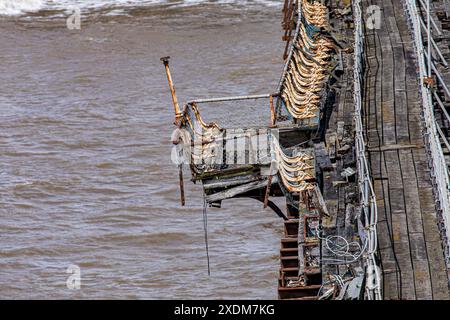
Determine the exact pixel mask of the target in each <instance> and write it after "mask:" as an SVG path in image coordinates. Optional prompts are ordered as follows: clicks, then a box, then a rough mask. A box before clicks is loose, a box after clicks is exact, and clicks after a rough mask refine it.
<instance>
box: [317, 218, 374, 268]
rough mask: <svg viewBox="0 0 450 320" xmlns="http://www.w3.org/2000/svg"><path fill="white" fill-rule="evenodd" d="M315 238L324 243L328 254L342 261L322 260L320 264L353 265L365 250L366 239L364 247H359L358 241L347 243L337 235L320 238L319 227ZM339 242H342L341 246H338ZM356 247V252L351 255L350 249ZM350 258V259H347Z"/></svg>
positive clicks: (320, 231)
mask: <svg viewBox="0 0 450 320" xmlns="http://www.w3.org/2000/svg"><path fill="white" fill-rule="evenodd" d="M316 231H317V237H318V238H319V239H320V240H323V241H324V242H325V246H326V248H327V249H328V251H329V252H331V253H332V254H333V255H335V256H336V257H339V258H344V259H322V263H325V262H326V264H350V263H354V262H356V261H358V260H359V258H361V256H362V255H363V254H364V252H365V251H366V249H367V239H366V240H365V241H364V245H363V246H362V247H361V245H360V244H359V242H358V241H351V242H349V241H348V240H347V239H345V238H344V237H342V236H339V235H330V236H327V237H322V235H321V234H322V230H321V227H320V225H318V226H317V228H316ZM339 241H341V242H343V244H339ZM352 247H353V248H355V247H356V250H353V251H354V252H356V253H352V252H351V251H352V250H351V249H352ZM347 258H350V259H347Z"/></svg>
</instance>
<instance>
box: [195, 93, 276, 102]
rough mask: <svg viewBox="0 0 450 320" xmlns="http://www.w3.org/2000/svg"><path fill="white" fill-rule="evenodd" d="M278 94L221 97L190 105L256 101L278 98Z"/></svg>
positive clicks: (201, 100)
mask: <svg viewBox="0 0 450 320" xmlns="http://www.w3.org/2000/svg"><path fill="white" fill-rule="evenodd" d="M276 96H278V94H261V95H250V96H234V97H233V96H231V97H220V98H211V99H197V100H192V101H189V102H188V104H193V103H197V104H199V103H213V102H225V101H237V100H256V99H269V98H270V97H276Z"/></svg>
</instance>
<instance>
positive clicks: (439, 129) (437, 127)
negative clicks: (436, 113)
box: [436, 124, 450, 151]
mask: <svg viewBox="0 0 450 320" xmlns="http://www.w3.org/2000/svg"><path fill="white" fill-rule="evenodd" d="M436 129H437V131H438V132H439V135H440V136H441V139H442V140H443V141H444V144H445V146H446V147H447V149H448V150H449V151H450V144H449V143H448V140H447V137H446V136H445V135H444V133H443V132H442V130H441V127H440V126H439V125H438V124H436Z"/></svg>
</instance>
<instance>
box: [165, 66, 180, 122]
mask: <svg viewBox="0 0 450 320" xmlns="http://www.w3.org/2000/svg"><path fill="white" fill-rule="evenodd" d="M169 59H170V57H162V58H161V59H160V60H161V61H162V62H163V64H164V67H165V68H166V74H167V81H168V82H169V87H170V93H171V94H172V102H173V108H174V111H175V124H176V125H178V121H179V119H180V117H181V111H180V106H179V105H178V99H177V96H176V94H175V87H174V86H173V81H172V75H171V74H170V69H169Z"/></svg>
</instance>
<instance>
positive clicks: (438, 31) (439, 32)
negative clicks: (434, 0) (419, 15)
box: [419, 0, 442, 36]
mask: <svg viewBox="0 0 450 320" xmlns="http://www.w3.org/2000/svg"><path fill="white" fill-rule="evenodd" d="M419 2H420V4H421V6H422V7H423V8H424V9H425V8H426V7H427V6H426V4H425V3H424V2H423V0H419ZM430 20H431V24H432V25H433V27H434V29H435V30H436V31H437V33H438V35H440V36H442V31H441V30H440V29H439V28H438V26H437V24H436V22H435V21H434V19H433V17H431V16H430Z"/></svg>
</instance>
